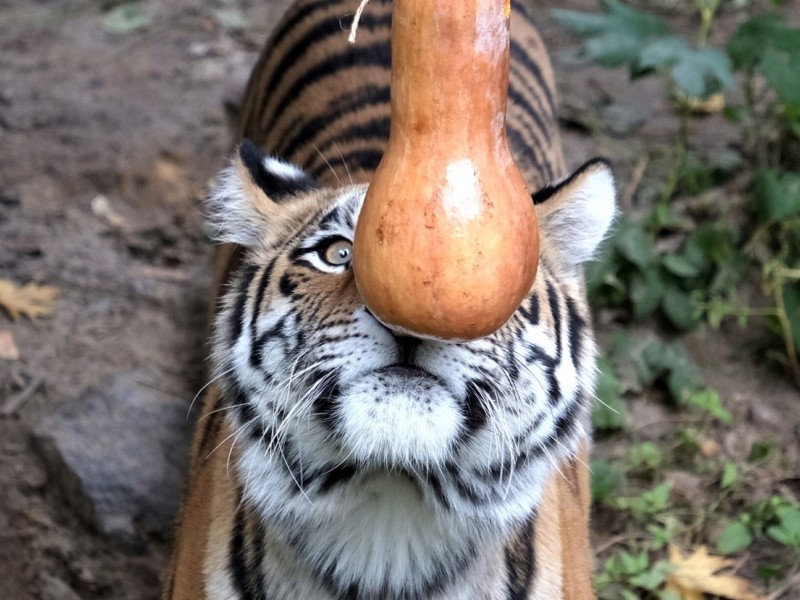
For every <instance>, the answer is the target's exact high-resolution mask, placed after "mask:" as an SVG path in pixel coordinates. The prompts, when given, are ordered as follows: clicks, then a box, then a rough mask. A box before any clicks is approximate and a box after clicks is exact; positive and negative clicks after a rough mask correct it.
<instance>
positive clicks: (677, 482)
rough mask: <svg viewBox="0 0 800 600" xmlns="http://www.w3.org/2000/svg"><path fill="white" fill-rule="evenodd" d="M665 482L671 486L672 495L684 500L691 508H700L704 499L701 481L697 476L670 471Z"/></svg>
mask: <svg viewBox="0 0 800 600" xmlns="http://www.w3.org/2000/svg"><path fill="white" fill-rule="evenodd" d="M665 479H666V481H668V482H669V483H670V484H671V485H672V493H673V494H674V495H676V496H678V497H680V498H683V499H684V500H686V501H687V502H688V503H689V504H690V505H692V506H700V505H701V504H702V503H703V501H704V498H705V492H704V490H703V480H702V479H701V478H700V477H698V476H697V475H693V474H692V473H686V472H685V471H671V472H669V473H667V474H666V477H665Z"/></svg>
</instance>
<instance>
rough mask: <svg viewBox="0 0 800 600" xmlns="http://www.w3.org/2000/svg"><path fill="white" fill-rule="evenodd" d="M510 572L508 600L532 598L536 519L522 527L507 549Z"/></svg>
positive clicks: (534, 569)
mask: <svg viewBox="0 0 800 600" xmlns="http://www.w3.org/2000/svg"><path fill="white" fill-rule="evenodd" d="M505 555H506V570H507V571H508V600H526V599H527V598H530V597H531V591H533V590H532V588H531V584H532V583H533V575H534V573H535V572H536V554H535V551H534V518H531V519H530V520H529V521H528V522H527V523H525V524H524V525H523V526H522V529H521V531H520V532H519V535H517V536H516V538H515V539H514V540H513V541H512V542H511V543H510V544H509V545H508V546H506V549H505Z"/></svg>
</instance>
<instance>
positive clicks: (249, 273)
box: [228, 265, 258, 344]
mask: <svg viewBox="0 0 800 600" xmlns="http://www.w3.org/2000/svg"><path fill="white" fill-rule="evenodd" d="M257 271H258V267H257V266H256V265H247V266H246V267H245V268H244V269H242V274H241V279H240V280H239V286H238V287H237V289H236V303H235V304H234V305H233V311H232V312H231V315H230V320H229V321H228V327H229V328H230V330H231V335H230V339H229V343H230V344H234V343H235V342H236V340H238V339H239V336H240V335H242V327H243V326H244V309H245V306H246V305H247V290H248V288H249V287H250V283H252V281H253V277H255V275H256V272H257Z"/></svg>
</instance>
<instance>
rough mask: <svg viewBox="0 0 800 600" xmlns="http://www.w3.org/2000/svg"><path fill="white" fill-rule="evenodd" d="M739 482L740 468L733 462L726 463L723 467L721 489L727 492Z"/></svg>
mask: <svg viewBox="0 0 800 600" xmlns="http://www.w3.org/2000/svg"><path fill="white" fill-rule="evenodd" d="M737 481H739V469H738V467H737V466H736V465H735V464H734V463H732V462H726V463H725V464H724V465H723V467H722V477H720V481H719V485H720V487H721V488H722V489H723V490H726V489H728V488H729V487H731V486H732V485H733V484H734V483H736V482H737Z"/></svg>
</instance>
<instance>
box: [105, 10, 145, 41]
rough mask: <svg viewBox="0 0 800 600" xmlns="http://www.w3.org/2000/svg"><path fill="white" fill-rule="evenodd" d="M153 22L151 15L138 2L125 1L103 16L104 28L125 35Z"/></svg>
mask: <svg viewBox="0 0 800 600" xmlns="http://www.w3.org/2000/svg"><path fill="white" fill-rule="evenodd" d="M150 23H151V18H150V15H148V14H147V13H145V11H144V9H143V8H142V6H141V5H140V4H139V3H137V2H125V3H124V4H120V5H119V6H116V7H114V8H112V9H111V10H110V11H108V13H107V14H106V16H105V17H104V18H103V29H105V30H106V31H108V32H109V33H115V34H119V35H124V34H126V33H132V32H134V31H136V30H137V29H142V28H144V27H147V26H148V25H150Z"/></svg>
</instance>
